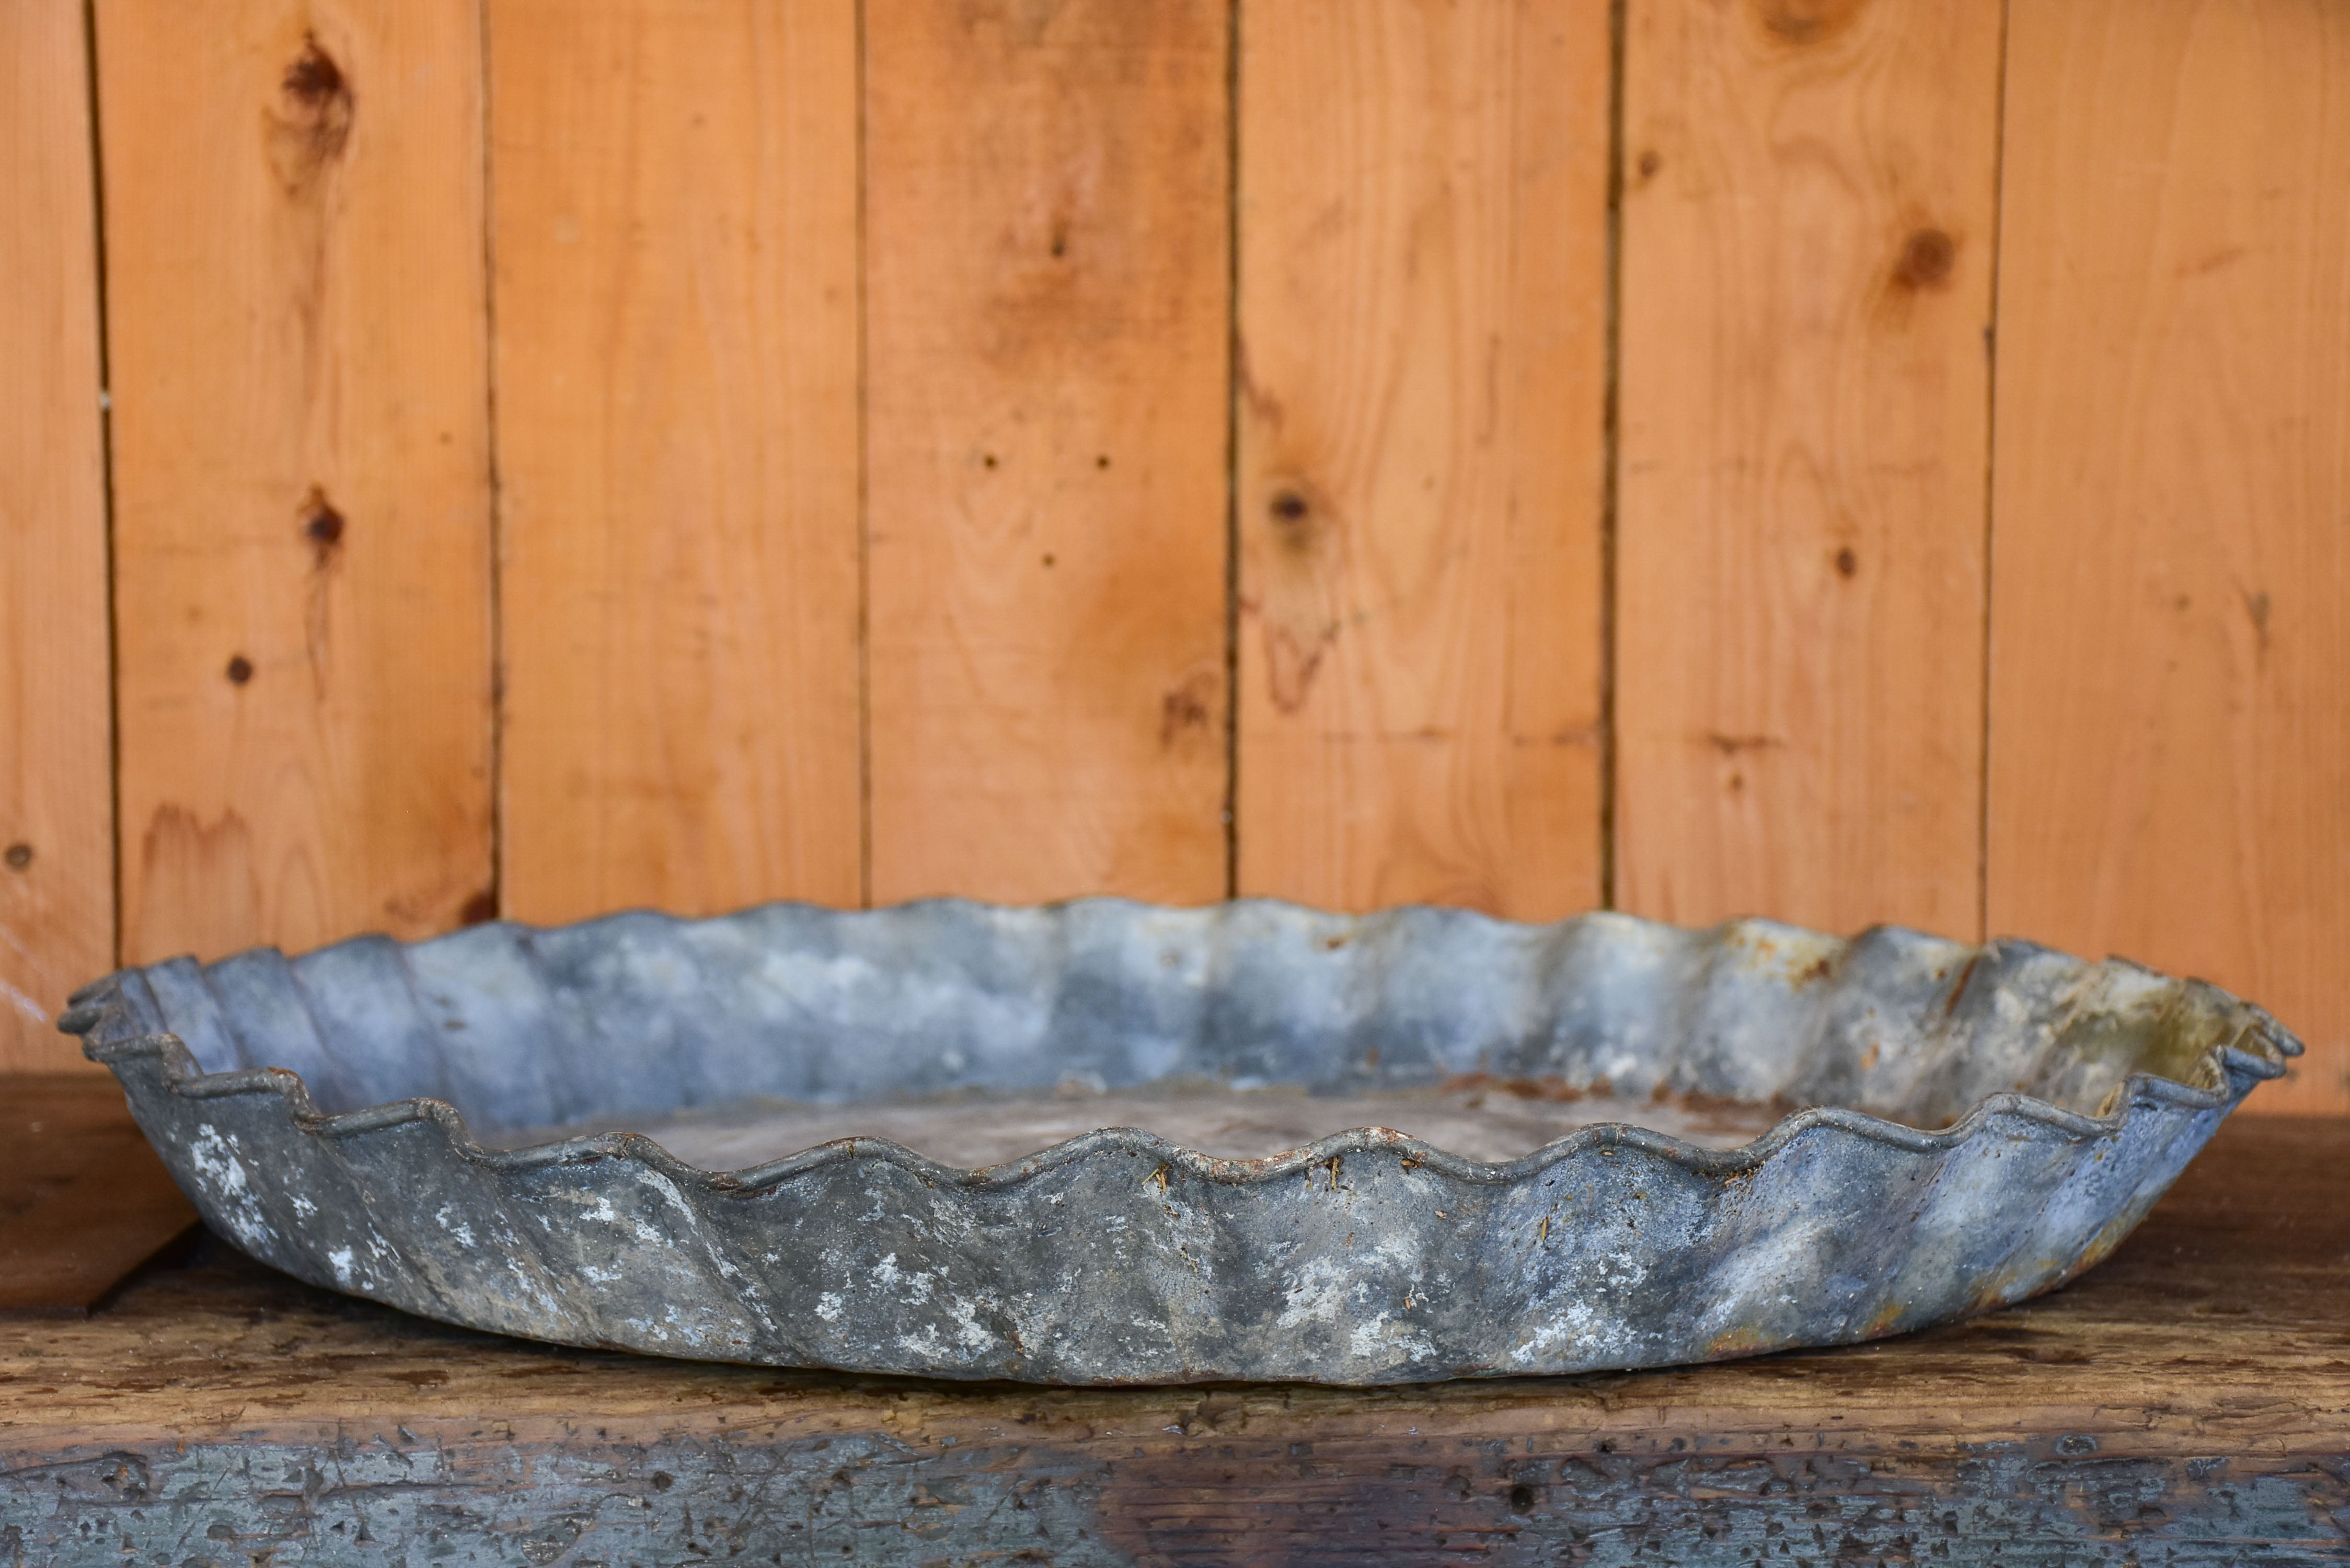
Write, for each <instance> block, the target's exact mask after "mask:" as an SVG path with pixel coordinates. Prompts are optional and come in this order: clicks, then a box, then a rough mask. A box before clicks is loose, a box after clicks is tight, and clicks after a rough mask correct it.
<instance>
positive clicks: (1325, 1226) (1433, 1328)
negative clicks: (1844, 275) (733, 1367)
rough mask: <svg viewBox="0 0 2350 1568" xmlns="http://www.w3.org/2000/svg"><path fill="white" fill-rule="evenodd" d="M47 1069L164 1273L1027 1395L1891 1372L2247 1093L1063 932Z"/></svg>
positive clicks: (1347, 949) (1751, 947)
mask: <svg viewBox="0 0 2350 1568" xmlns="http://www.w3.org/2000/svg"><path fill="white" fill-rule="evenodd" d="M61 1026H62V1027H63V1028H65V1029H67V1030H68V1031H69V1032H72V1033H79V1034H82V1035H84V1036H86V1039H85V1044H84V1049H85V1050H86V1051H87V1053H88V1055H89V1056H90V1057H91V1058H92V1059H93V1060H95V1061H99V1062H103V1063H106V1064H109V1066H111V1067H112V1068H113V1070H114V1072H115V1074H116V1075H117V1076H118V1077H119V1078H120V1080H121V1083H122V1085H123V1087H124V1088H125V1090H126V1091H127V1092H128V1095H129V1097H130V1107H131V1110H132V1112H133V1113H134V1114H135V1115H136V1116H137V1117H138V1119H139V1122H140V1126H141V1127H144V1128H145V1129H146V1131H147V1135H148V1137H150V1138H151V1139H152V1140H153V1142H154V1144H155V1146H156V1147H157V1148H158V1149H160V1150H161V1153H162V1155H163V1158H164V1159H165V1160H166V1162H167V1163H168V1164H169V1165H170V1166H171V1168H172V1172H173V1173H174V1175H175V1176H176V1177H177V1178H178V1179H179V1181H180V1184H181V1185H182V1187H183V1188H185V1189H187V1193H188V1196H189V1197H190V1198H191V1199H192V1200H194V1202H195V1203H196V1205H197V1206H198V1207H199V1208H200V1209H201V1210H203V1213H204V1215H205V1217H206V1218H207V1219H208V1220H210V1221H211V1223H212V1224H213V1227H214V1228H215V1229H216V1230H218V1231H220V1232H221V1233H222V1234H224V1235H225V1236H227V1237H228V1238H230V1239H231V1240H233V1241H234V1242H235V1243H236V1244H237V1245H238V1246H240V1247H242V1248H244V1250H245V1251H249V1252H251V1253H252V1254H253V1255H254V1256H255V1257H256V1258H259V1259H261V1260H263V1261H264V1262H268V1263H271V1264H274V1265H276V1267H278V1268H281V1269H284V1270H286V1272H290V1273H293V1274H296V1275H298V1276H300V1277H301V1278H303V1279H306V1280H308V1281H311V1282H314V1283H317V1284H321V1285H327V1286H330V1287H333V1288H335V1289H338V1290H343V1291H348V1292H350V1293H355V1294H359V1295H364V1296H369V1297H372V1298H374V1299H375V1300H378V1301H383V1302H389V1303H393V1304H394V1305H397V1306H400V1307H404V1308H406V1309H408V1310H409V1311H411V1312H415V1313H421V1314H424V1315H426V1316H429V1317H435V1318H441V1319H445V1320H447V1321H450V1322H453V1323H462V1324H473V1325H476V1326H479V1327H483V1328H490V1329H497V1330H502V1331H504V1332H506V1333H509V1334H525V1335H529V1336H532V1337H535V1338H539V1339H546V1340H556V1341H560V1342H563V1343H567V1344H573V1345H614V1346H625V1347H627V1348H629V1349H634V1350H643V1351H652V1352H658V1353H661V1354H665V1355H687V1356H700V1357H707V1358H712V1359H722V1360H733V1361H753V1362H771V1363H778V1364H785V1365H794V1366H835V1367H847V1368H857V1369H863V1370H869V1371H884V1372H906V1373H921V1374H927V1375H931V1376H951V1377H1017V1378H1026V1379H1033V1380H1038V1381H1047V1382H1063V1383H1131V1382H1173V1381H1187V1380H1194V1379H1211V1378H1300V1379H1309V1380H1313V1381H1317V1382H1328V1383H1349V1384H1369V1383H1388V1382H1402V1381H1410V1380H1419V1379H1427V1378H1440V1377H1461V1376H1510V1375H1517V1374H1529V1373H1558V1372H1576V1371H1586V1370H1592V1369H1597V1368H1611V1367H1631V1366H1657V1365H1663V1364H1669V1363H1675V1362H1689V1361H1702V1360H1710V1359H1716V1358H1721V1357H1725V1356H1732V1355H1746V1354H1751V1353H1753V1352H1758V1351H1764V1350H1773V1349H1778V1348H1781V1347H1783V1346H1789V1345H1829V1344H1840V1343H1845V1342H1848V1341H1856V1340H1864V1339H1869V1338H1874V1337H1877V1336H1878V1335H1882V1334H1895V1333H1899V1332H1901V1331H1903V1330H1907V1329H1914V1328H1918V1327H1921V1326H1923V1325H1925V1324H1933V1323H1938V1322H1942V1321H1945V1320H1947V1319H1950V1318H1953V1317H1957V1316H1960V1315H1962V1314H1968V1313H1971V1312H1978V1311H1981V1310H1984V1309H1986V1308H1989V1307H1994V1306H1998V1305H2001V1304H2002V1303H2009V1302H2014V1301H2018V1300H2021V1299H2022V1298H2023V1297H2026V1296H2029V1295H2032V1294H2033V1293H2036V1292H2040V1291H2044V1290H2047V1289H2049V1288H2050V1287H2052V1286H2054V1285H2056V1284H2059V1283H2061V1282H2064V1280H2066V1279H2068V1278H2070V1277H2071V1276H2072V1275H2074V1274H2075V1273H2077V1272H2080V1271H2081V1270H2083V1269H2085V1268H2087V1267H2088V1266H2089V1265H2090V1264H2092V1263H2094V1262H2095V1261H2096V1260H2097V1259H2099V1258H2101V1257H2103V1256H2104V1255H2105V1254H2106V1252H2107V1251H2110V1250H2111V1249H2112V1248H2113V1247H2114V1245H2115V1244H2116V1242H2117V1241H2120V1239H2121V1238H2122V1237H2123V1236H2124V1235H2126V1233H2127V1232H2128V1231H2129V1230H2130V1229H2131V1227H2133V1226H2135V1225H2136V1224H2137V1222H2138V1220H2140V1219H2141V1218H2142V1217H2143V1216H2144V1215H2145V1214H2146V1212H2147V1209H2148V1208H2149V1207H2150V1206H2151V1205H2152V1204H2153V1202H2154V1200H2155V1199H2157V1198H2158V1196H2160V1194H2161V1193H2162V1191H2163V1190H2164V1189H2166V1188H2167V1187H2168V1185H2169V1184H2170V1182H2171V1180H2172V1179H2174V1178H2175V1177H2176V1176H2177V1175H2178V1172H2179V1170H2180V1168H2182V1167H2183V1166H2184V1165H2185V1164H2186V1162H2187V1161H2188V1160H2189V1158H2191V1157H2192V1156H2193V1155H2194V1153H2195V1151H2196V1150H2197V1149H2198V1148H2199V1147H2201V1146H2202V1144H2203V1142H2204V1140H2205V1139H2206V1138H2208V1137H2210V1134H2211V1131H2212V1129H2213V1128H2214V1127H2217V1125H2218V1124H2219V1122H2220V1118H2221V1117H2223V1116H2226V1115H2227V1114H2228V1112H2229V1111H2230V1109H2232V1108H2233V1107H2234V1106H2235V1105H2236V1103H2237V1102H2238V1101H2239V1100H2241V1098H2242V1097H2243V1096H2244V1095H2245V1094H2247V1093H2248V1092H2250V1090H2251V1087H2252V1085H2254V1084H2256V1083H2258V1082H2259V1081H2261V1080H2262V1079H2264V1078H2271V1077H2274V1076H2276V1075H2278V1074H2280V1073H2281V1072H2282V1071H2283V1059H2284V1058H2285V1057H2287V1056H2290V1055H2293V1054H2298V1052H2299V1051H2300V1046H2299V1044H2297V1043H2296V1042H2295V1041H2294V1040H2293V1037H2292V1036H2291V1035H2290V1034H2288V1033H2286V1032H2285V1031H2284V1030H2282V1028H2280V1027H2279V1026H2278V1025H2277V1023H2275V1022H2274V1021H2273V1020H2272V1019H2271V1018H2270V1017H2269V1016H2268V1015H2267V1014H2266V1013H2265V1012H2262V1011H2261V1010H2260V1009H2259V1008H2257V1007H2254V1006H2251V1005H2250V1004H2248V1003H2245V1002H2239V1001H2237V1000H2236V999H2234V998H2233V997H2230V996H2229V995H2227V994H2226V993H2225V992H2220V991H2218V990H2215V989H2213V988H2212V987H2210V986H2208V985H2205V984H2202V983H2200V982H2198V981H2179V980H2171V979H2167V978H2165V977H2163V976H2161V975H2158V974H2155V973H2152V972H2150V971H2147V970H2144V969H2141V968H2138V967H2137V966H2136V965H2133V964H2130V963H2126V962H2124V961H2106V962H2104V963H2085V962H2082V961H2078V960H2075V959H2072V958H2067V957H2065V956H2064V955H2063V954H2060V953H2055V952H2052V951H2049V950H2046V949H2043V948H2039V947H2034V946H2032V945H2030V944H2028V943H2022V942H2014V941H1997V942H1992V943H1990V944H1989V945H1986V946H1983V947H1981V948H1975V947H1969V946H1964V945H1960V944H1958V943H1953V942H1949V941H1943V940H1938V939H1935V938H1930V937H1926V936H1921V935H1918V934H1917V933H1915V932H1911V931H1905V930H1898V929H1877V930H1872V931H1868V932H1866V933H1864V934H1863V935H1861V936H1859V937H1856V938H1854V939H1852V940H1848V941H1846V940H1835V939H1832V938H1827V937H1823V936H1817V935H1814V934H1812V933H1809V932H1806V931H1801V930H1796V929H1791V928H1787V927H1783V926H1777V925H1771V924H1766V923H1763V922H1759V921H1739V922H1734V923H1731V924H1729V925H1724V926H1721V927H1719V928H1716V929H1711V930H1703V931H1685V930H1680V929H1674V928H1671V927H1668V926H1661V925H1656V924H1652V923H1649V922H1646V921H1642V920H1638V919H1629V918H1627V917H1624V916H1620V915H1610V914H1598V915H1588V916H1585V917H1583V918H1581V919H1573V920H1567V921H1565V922H1563V923H1560V924H1557V925H1553V926H1521V925H1513V924H1510V923H1507V922H1503V921H1498V920H1493V919H1486V918H1484V917H1482V916H1479V915H1474V914H1469V913H1463V912H1460V911H1453V910H1440V909H1398V910H1393V911H1390V912H1387V913H1383V914H1378V915H1373V916H1363V917H1349V916H1340V915H1330V914H1322V913H1317V912H1315V911H1311V910H1307V909H1298V908H1295V907H1293V906H1288V905H1284V904H1277V903H1268V902H1257V901H1247V902H1239V903H1232V904H1227V905H1222V906H1220V907H1215V908H1210V909H1155V908H1150V907H1148V906H1144V905H1139V904H1133V903H1128V902H1124V901H1121V900H1116V899H1087V900H1081V901H1078V902H1075V903H1070V904H1065V905H1058V906H1054V907H1050V908H1045V909H1000V908H992V907H988V906H984V905H978V904H972V903H965V902H962V901H956V900H941V901H935V902H928V903H920V904H911V905H907V906H903V907H900V908H897V909H882V910H874V911H868V912H847V913H842V912H833V911H827V910H822V909H811V908H807V907H805V906H797V905H774V906H769V907H766V908H763V909H752V910H749V911H746V912H744V913H742V914H738V915H733V916H730V917H726V918H723V919H708V920H692V921H689V920H678V919H670V918H667V917H664V916H660V915H652V914H641V913H639V914H623V915H615V916H611V917H608V918H607V919H598V920H592V921H588V922H587V923H585V924H582V925H577V926H572V927H567V928H564V929H553V930H534V929H526V928H524V927H520V926H515V925H508V924H493V925H486V926H479V927H475V928H473V929H469V930H465V931H462V932H459V933H457V934H455V935H452V936H448V937H443V938H440V939H438V940H432V941H428V942H422V943H419V944H415V945H412V946H403V945H401V944H400V943H397V942H393V941H391V940H386V939H381V938H368V939H362V940H356V941H349V942H344V943H342V944H339V945H338V946H335V947H330V948H327V949H324V950H319V951H317V952H313V953H310V954H307V955H306V956H304V957H301V958H297V959H293V960H290V961H289V960H287V959H286V958H284V957H282V956H281V955H280V954H278V953H277V952H276V951H275V950H257V951H254V952H248V953H244V954H240V955H238V956H236V957H234V958H231V959H226V960H224V961H221V962H218V963H215V964H211V965H208V966H199V965H198V964H196V963H195V962H193V961H190V960H184V959H182V960H174V961H171V962H168V963H161V964H155V965H152V966H150V967H148V968H145V969H139V970H127V971H122V972H121V973H120V974H116V975H113V976H110V977H109V978H108V979H106V980H103V981H99V982H97V983H96V984H95V985H92V986H89V987H88V988H85V990H84V991H83V992H80V993H79V994H78V996H77V998H76V1005H75V1006H74V1008H73V1010H72V1011H71V1012H68V1013H67V1015H66V1016H65V1018H64V1019H63V1020H61ZM1121 1124H1122V1125H1121ZM1348 1129H1352V1130H1348Z"/></svg>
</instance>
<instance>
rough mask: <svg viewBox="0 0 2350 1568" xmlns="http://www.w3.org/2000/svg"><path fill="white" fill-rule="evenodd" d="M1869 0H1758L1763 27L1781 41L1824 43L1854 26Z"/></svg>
mask: <svg viewBox="0 0 2350 1568" xmlns="http://www.w3.org/2000/svg"><path fill="white" fill-rule="evenodd" d="M1866 3H1867V0H1757V4H1756V9H1757V10H1758V11H1759V12H1760V13H1761V14H1762V18H1763V31H1764V32H1765V33H1768V34H1769V35H1770V36H1772V37H1773V38H1774V39H1776V40H1777V41H1778V42H1780V43H1782V44H1786V45H1790V46H1793V47H1798V48H1800V47H1805V46H1807V45H1812V44H1824V43H1826V42H1827V41H1828V40H1829V39H1830V38H1833V37H1835V36H1836V35H1837V34H1839V33H1841V32H1843V31H1844V30H1845V29H1846V28H1847V27H1849V26H1852V23H1853V18H1854V17H1856V16H1859V15H1860V12H1861V8H1862V6H1863V5H1866Z"/></svg>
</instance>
